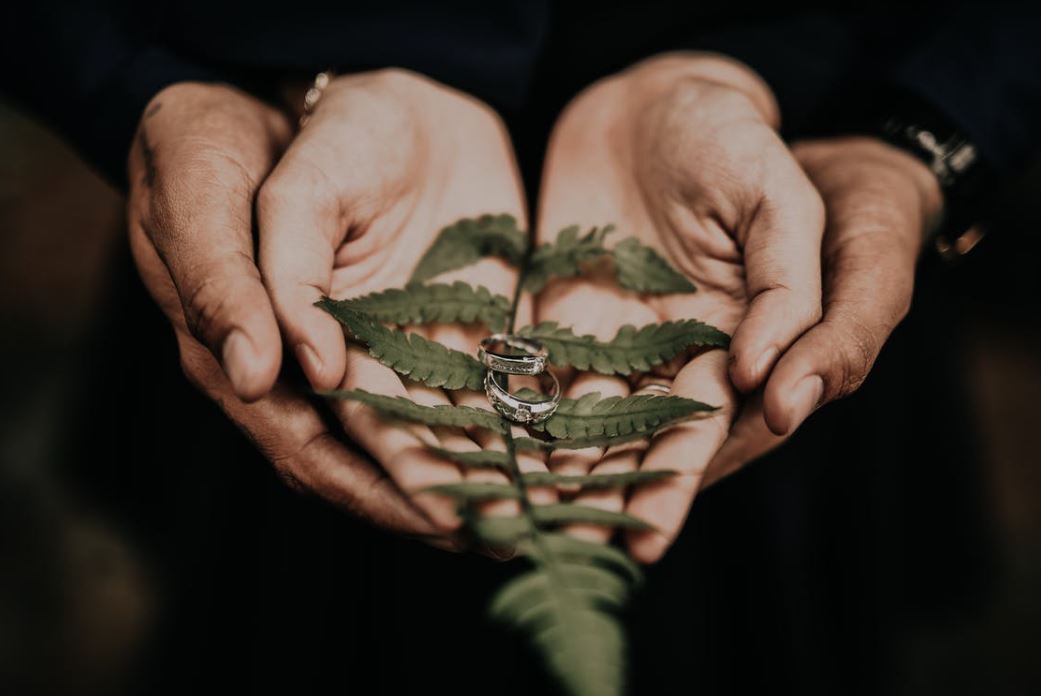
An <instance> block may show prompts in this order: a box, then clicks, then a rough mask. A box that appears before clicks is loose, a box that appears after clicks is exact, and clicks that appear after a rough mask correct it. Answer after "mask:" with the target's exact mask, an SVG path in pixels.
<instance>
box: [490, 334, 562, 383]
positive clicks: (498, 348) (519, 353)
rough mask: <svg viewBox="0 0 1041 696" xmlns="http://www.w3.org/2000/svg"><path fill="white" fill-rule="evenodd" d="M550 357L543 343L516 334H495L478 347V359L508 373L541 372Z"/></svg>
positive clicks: (525, 373) (530, 373)
mask: <svg viewBox="0 0 1041 696" xmlns="http://www.w3.org/2000/svg"><path fill="white" fill-rule="evenodd" d="M511 349H512V350H511ZM548 357H549V352H548V351H547V350H546V348H545V346H543V345H542V344H541V343H539V342H538V341H535V340H532V339H530V338H522V337H520V336H516V335H514V334H501V333H499V334H493V335H491V336H489V337H488V338H485V339H484V340H482V341H481V343H480V345H479V346H478V347H477V359H478V360H480V361H481V364H482V365H484V366H485V367H487V368H488V369H489V370H492V371H494V372H501V373H503V374H507V375H538V374H541V373H542V372H543V371H544V370H545V369H546V359H547V358H548Z"/></svg>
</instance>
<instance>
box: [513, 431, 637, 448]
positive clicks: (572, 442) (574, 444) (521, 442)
mask: <svg viewBox="0 0 1041 696" xmlns="http://www.w3.org/2000/svg"><path fill="white" fill-rule="evenodd" d="M656 432H657V430H649V431H647V432H638V431H637V432H631V433H629V434H628V435H590V436H589V437H569V438H564V439H561V440H541V439H538V438H534V437H517V438H514V439H513V443H514V445H516V447H517V449H519V450H526V451H529V452H552V451H554V450H579V449H585V448H587V447H612V446H614V445H624V444H625V443H627V442H635V441H637V440H644V439H646V438H649V437H651V436H652V435H654V433H656Z"/></svg>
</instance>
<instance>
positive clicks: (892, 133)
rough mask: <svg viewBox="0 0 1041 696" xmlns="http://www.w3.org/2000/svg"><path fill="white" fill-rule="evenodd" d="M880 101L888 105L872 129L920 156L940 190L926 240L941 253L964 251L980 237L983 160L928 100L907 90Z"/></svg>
mask: <svg viewBox="0 0 1041 696" xmlns="http://www.w3.org/2000/svg"><path fill="white" fill-rule="evenodd" d="M884 103H886V107H887V108H890V109H892V111H889V112H888V114H887V115H886V116H883V117H882V118H880V119H878V120H877V121H876V125H875V127H874V133H875V135H877V136H878V137H880V138H881V139H882V140H885V141H886V142H888V143H889V144H891V145H893V146H895V147H898V148H900V149H902V150H904V151H906V152H908V153H910V154H912V155H914V156H915V157H917V158H918V159H920V160H921V161H922V162H924V163H925V165H926V166H927V167H929V169H930V170H931V171H932V173H933V174H934V175H935V176H936V180H937V181H938V182H939V184H940V189H941V191H942V192H943V201H944V209H943V217H942V220H941V221H940V223H939V225H937V227H936V229H934V230H932V231H931V240H930V241H931V242H932V243H933V245H934V246H935V248H936V250H937V252H938V253H939V254H940V256H942V257H943V258H945V259H954V258H957V257H959V256H963V255H964V254H967V253H968V252H969V251H970V250H972V248H973V247H975V246H976V244H977V243H978V242H979V241H980V240H981V239H982V238H983V231H982V227H981V226H980V224H979V222H980V218H981V217H982V214H983V210H984V208H985V202H986V199H987V197H988V191H987V186H986V184H987V180H988V176H987V166H986V163H985V162H984V161H983V158H982V157H981V156H980V154H979V151H978V150H977V148H976V145H975V144H974V143H973V142H972V140H971V139H970V138H969V137H968V136H967V135H966V134H965V133H963V132H962V131H961V130H960V129H958V127H957V126H955V125H953V124H952V123H951V122H950V121H949V119H947V117H946V116H944V115H943V114H942V113H940V112H939V111H938V110H937V109H935V108H933V107H932V106H931V105H929V104H927V103H925V102H923V101H921V100H918V99H915V98H912V97H909V96H907V95H900V96H899V97H897V98H895V99H892V100H887V101H886V102H884Z"/></svg>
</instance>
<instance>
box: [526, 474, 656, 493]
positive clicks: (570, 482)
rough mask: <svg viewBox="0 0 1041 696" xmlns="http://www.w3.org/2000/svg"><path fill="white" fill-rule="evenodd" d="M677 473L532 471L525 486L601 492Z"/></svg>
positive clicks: (527, 476) (527, 475)
mask: <svg viewBox="0 0 1041 696" xmlns="http://www.w3.org/2000/svg"><path fill="white" fill-rule="evenodd" d="M675 475H676V472H675V471H666V470H649V471H626V472H624V473H618V474H585V475H577V474H575V475H568V474H554V473H552V472H549V471H532V472H530V473H527V474H524V483H525V485H527V486H529V487H531V488H537V487H539V486H574V487H578V488H580V489H582V490H599V489H603V488H625V487H626V486H635V485H639V484H641V483H651V482H653V481H661V480H662V479H667V478H671V477H673V476H675Z"/></svg>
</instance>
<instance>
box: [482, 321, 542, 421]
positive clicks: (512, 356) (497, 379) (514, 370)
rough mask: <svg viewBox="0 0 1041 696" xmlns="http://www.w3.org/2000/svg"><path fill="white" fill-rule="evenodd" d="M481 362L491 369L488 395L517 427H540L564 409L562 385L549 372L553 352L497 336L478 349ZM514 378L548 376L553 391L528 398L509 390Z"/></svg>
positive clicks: (512, 337)
mask: <svg viewBox="0 0 1041 696" xmlns="http://www.w3.org/2000/svg"><path fill="white" fill-rule="evenodd" d="M477 358H478V360H480V361H481V364H482V365H484V366H485V367H486V368H488V372H487V374H485V376H484V392H485V394H487V395H488V400H489V401H491V402H492V405H493V406H494V407H495V410H496V411H498V412H499V413H501V414H502V415H504V416H506V418H508V419H509V420H511V421H513V422H514V423H539V422H541V421H544V420H546V419H547V418H549V417H550V416H552V415H553V413H554V412H555V411H556V410H557V407H558V406H559V405H560V396H561V393H560V382H559V381H558V380H557V378H556V376H555V375H554V374H553V373H552V372H549V371H547V370H546V362H547V360H548V358H549V351H547V350H546V347H545V346H543V345H542V344H541V343H539V342H538V341H535V340H533V339H530V338H524V337H522V336H517V335H515V334H501V333H500V334H493V335H491V336H488V337H487V338H485V339H484V340H482V341H481V343H480V345H479V346H478V347H477ZM510 375H525V376H531V377H534V376H539V375H545V376H547V377H548V378H549V380H550V388H549V390H548V391H547V392H546V393H545V394H540V395H538V396H536V397H532V398H527V395H525V396H523V397H522V396H518V395H517V394H513V393H511V392H510V390H509V377H510Z"/></svg>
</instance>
